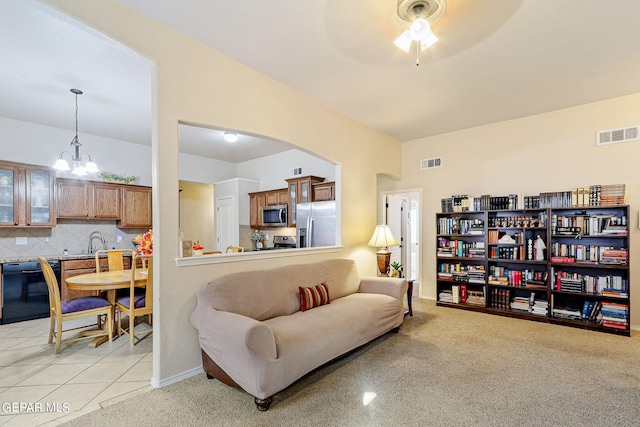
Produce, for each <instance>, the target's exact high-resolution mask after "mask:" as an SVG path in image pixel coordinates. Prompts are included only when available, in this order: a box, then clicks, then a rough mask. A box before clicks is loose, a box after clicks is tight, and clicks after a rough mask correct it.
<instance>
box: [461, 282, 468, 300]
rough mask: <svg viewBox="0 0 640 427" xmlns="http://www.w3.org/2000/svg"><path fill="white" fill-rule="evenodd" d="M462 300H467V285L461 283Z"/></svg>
mask: <svg viewBox="0 0 640 427" xmlns="http://www.w3.org/2000/svg"><path fill="white" fill-rule="evenodd" d="M460 302H463V303H464V302H467V285H460Z"/></svg>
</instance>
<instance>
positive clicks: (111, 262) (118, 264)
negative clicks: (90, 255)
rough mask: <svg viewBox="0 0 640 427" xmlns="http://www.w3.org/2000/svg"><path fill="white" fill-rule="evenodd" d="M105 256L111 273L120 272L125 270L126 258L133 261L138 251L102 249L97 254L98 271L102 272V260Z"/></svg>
mask: <svg viewBox="0 0 640 427" xmlns="http://www.w3.org/2000/svg"><path fill="white" fill-rule="evenodd" d="M103 255H106V256H107V264H108V267H109V271H120V270H124V257H125V256H127V255H128V256H130V257H131V259H132V260H133V257H134V256H135V255H136V251H134V250H133V249H100V250H99V251H96V252H95V258H96V271H100V258H102V256H103Z"/></svg>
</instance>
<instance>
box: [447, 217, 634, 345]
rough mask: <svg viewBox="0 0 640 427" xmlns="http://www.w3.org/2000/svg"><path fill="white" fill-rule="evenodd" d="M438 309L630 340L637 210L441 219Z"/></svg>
mask: <svg viewBox="0 0 640 427" xmlns="http://www.w3.org/2000/svg"><path fill="white" fill-rule="evenodd" d="M436 229H437V236H436V245H437V251H436V267H437V273H436V283H437V305H439V306H445V307H452V308H459V309H466V310H474V311H481V312H485V313H490V314H496V315H502V316H509V317H517V318H521V319H527V320H533V321H541V322H547V323H553V324H559V325H566V326H572V327H579V328H584V329H590V330H594V331H600V332H607V333H613V334H619V335H626V336H630V334H631V332H630V321H629V306H630V299H629V298H630V296H629V260H630V257H629V246H630V245H629V207H628V206H626V205H621V206H599V207H576V208H538V209H504V210H484V211H472V212H447V213H438V214H436Z"/></svg>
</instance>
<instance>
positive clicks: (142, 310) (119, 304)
mask: <svg viewBox="0 0 640 427" xmlns="http://www.w3.org/2000/svg"><path fill="white" fill-rule="evenodd" d="M138 261H142V265H144V264H146V266H147V269H146V272H147V281H146V282H145V283H144V284H137V283H136V282H135V277H136V272H138V271H139V270H140V267H139V266H138V264H139V263H138ZM139 288H144V292H143V293H137V292H136V289H139ZM116 308H117V309H118V315H117V319H118V335H119V336H120V335H122V334H123V333H124V334H127V335H129V345H131V347H133V346H134V345H136V340H137V342H140V341H142V340H143V339H145V338H146V337H147V336H148V335H149V334H151V332H153V329H152V328H151V329H145V330H144V331H140V333H139V335H136V332H135V326H136V318H137V317H141V316H149V320H148V324H149V325H151V315H152V313H153V257H152V256H151V255H136V256H135V257H134V258H133V259H132V260H131V283H130V285H129V293H128V295H127V296H124V297H121V298H118V299H117V300H116ZM123 314H126V315H127V316H128V317H129V326H128V327H127V328H123V327H122V315H123Z"/></svg>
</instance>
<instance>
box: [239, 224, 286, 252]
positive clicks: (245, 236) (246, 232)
mask: <svg viewBox="0 0 640 427" xmlns="http://www.w3.org/2000/svg"><path fill="white" fill-rule="evenodd" d="M254 231H255V229H253V228H251V227H250V226H248V225H241V226H240V246H242V247H244V248H245V249H251V248H253V240H251V235H252V234H253V232H254ZM261 231H262V232H263V233H264V234H265V235H268V236H269V237H268V238H267V240H266V242H265V243H266V245H267V247H271V246H273V236H276V235H278V236H295V235H296V231H297V230H296V228H295V227H279V228H263V229H261Z"/></svg>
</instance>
